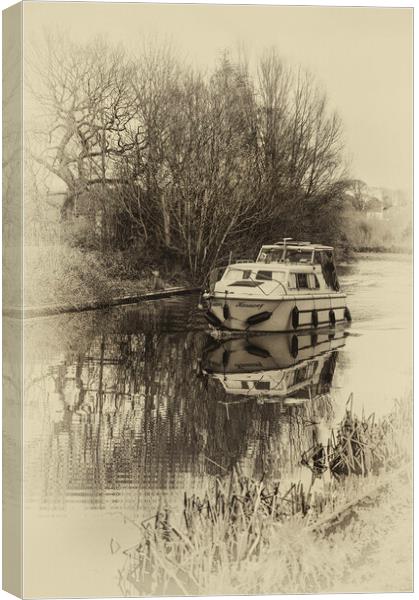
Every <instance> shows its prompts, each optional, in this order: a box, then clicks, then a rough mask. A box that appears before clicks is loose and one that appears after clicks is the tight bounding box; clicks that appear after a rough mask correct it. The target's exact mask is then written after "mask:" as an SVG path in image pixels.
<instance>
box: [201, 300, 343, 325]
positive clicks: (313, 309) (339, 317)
mask: <svg viewBox="0 0 419 600" xmlns="http://www.w3.org/2000/svg"><path fill="white" fill-rule="evenodd" d="M206 300H207V307H208V313H207V314H209V315H210V316H211V315H215V317H216V319H217V320H218V321H219V322H214V324H215V325H216V326H217V327H221V328H223V329H228V330H231V331H283V332H287V331H300V330H305V329H317V328H321V327H330V326H334V325H335V324H338V323H343V322H346V321H347V319H348V312H347V307H346V294H344V293H340V292H336V293H330V294H317V295H315V294H311V295H309V294H307V295H306V294H305V295H300V296H298V295H295V296H294V295H293V296H291V295H287V296H285V297H282V298H277V299H268V298H263V297H262V298H261V297H258V298H238V297H235V298H232V297H230V298H228V297H227V298H225V297H224V296H221V295H217V294H215V295H214V294H212V295H208V296H207V298H206ZM268 315H269V316H268ZM296 315H298V316H296ZM257 316H259V318H261V321H260V322H252V320H253V319H254V318H255V317H256V320H257ZM207 318H208V317H207ZM249 319H250V322H249ZM262 319H263V320H262ZM208 320H210V319H208ZM210 322H211V321H210Z"/></svg>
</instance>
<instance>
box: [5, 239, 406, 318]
mask: <svg viewBox="0 0 419 600" xmlns="http://www.w3.org/2000/svg"><path fill="white" fill-rule="evenodd" d="M390 253H391V252H390V249H387V250H386V251H384V250H377V251H375V252H364V251H362V252H361V251H359V252H357V253H355V254H354V256H353V259H352V261H350V262H354V261H356V260H357V258H366V257H368V255H373V254H375V255H378V256H379V255H382V256H383V257H384V256H388V255H389V254H390ZM393 254H394V252H393ZM395 254H396V255H402V254H403V252H402V251H400V252H396V253H395ZM135 260H136V257H135V256H133V257H130V258H129V259H128V258H127V257H126V256H122V255H120V254H117V253H115V254H114V255H112V256H107V257H106V260H105V259H104V258H103V257H101V255H100V254H98V253H95V252H92V251H81V250H80V249H77V248H72V247H69V246H65V245H54V246H45V247H43V248H41V247H28V248H26V249H25V302H24V304H25V307H26V308H25V310H24V313H25V315H26V316H43V315H52V314H60V313H65V312H81V311H85V310H95V309H103V308H107V307H110V306H118V305H123V304H130V303H135V302H141V301H144V300H153V299H159V298H164V297H168V296H170V295H174V294H176V295H179V294H181V295H182V294H187V293H194V292H198V291H199V286H197V284H196V283H195V282H192V281H191V278H190V277H189V276H188V274H187V273H186V271H182V270H180V269H175V268H173V269H168V268H167V267H166V268H161V269H158V265H153V264H147V266H144V264H143V266H142V267H141V269H140V270H138V268H139V267H138V264H141V261H143V263H144V259H143V258H141V257H140V259H139V261H138V264H136V262H135ZM350 262H349V263H347V262H342V263H341V264H340V265H338V268H339V266H340V267H344V266H345V265H347V264H350ZM6 296H7V294H6V295H5V299H4V312H5V314H9V315H12V316H17V315H21V314H22V309H21V308H19V307H16V306H11V305H10V303H8V302H7V297H6Z"/></svg>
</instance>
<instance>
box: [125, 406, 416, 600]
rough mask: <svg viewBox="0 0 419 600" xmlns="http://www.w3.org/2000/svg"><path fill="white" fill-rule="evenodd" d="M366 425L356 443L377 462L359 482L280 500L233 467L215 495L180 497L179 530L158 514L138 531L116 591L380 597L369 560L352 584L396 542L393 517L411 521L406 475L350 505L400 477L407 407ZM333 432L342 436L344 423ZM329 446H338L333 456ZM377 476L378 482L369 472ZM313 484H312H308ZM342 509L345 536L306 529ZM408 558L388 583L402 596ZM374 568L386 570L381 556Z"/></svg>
mask: <svg viewBox="0 0 419 600" xmlns="http://www.w3.org/2000/svg"><path fill="white" fill-rule="evenodd" d="M368 421H369V423H370V425H371V431H370V437H369V438H368V432H367V430H366V428H365V423H366V422H367V420H365V419H361V420H357V421H356V422H357V427H358V426H359V425H364V427H363V429H362V430H363V433H364V436H365V439H364V442H365V441H367V442H368V439H369V440H370V441H371V444H369V447H370V448H371V449H373V450H374V452H373V454H372V455H371V456H370V457H369V458H370V459H371V460H373V462H374V467H376V466H377V464H378V463H379V464H378V466H379V468H378V469H377V468H370V469H369V471H368V473H367V472H366V471H365V470H364V471H363V474H362V475H361V476H359V475H354V471H353V470H349V472H348V474H347V475H346V476H345V477H343V476H342V474H341V473H339V474H338V475H339V476H338V477H336V476H333V474H332V475H331V476H330V477H329V480H328V482H326V483H324V485H323V488H322V490H321V491H316V492H314V491H313V490H314V487H312V488H310V489H309V490H303V489H302V486H301V485H296V486H292V487H291V488H290V489H289V490H288V491H285V493H284V490H283V491H282V492H281V491H280V488H279V486H278V485H273V486H269V485H267V484H265V483H264V482H256V481H252V480H249V479H248V478H244V477H241V475H240V472H239V471H238V470H237V469H235V471H234V472H233V473H231V474H230V475H229V476H228V477H226V478H223V479H216V481H215V484H214V487H213V489H212V490H208V491H207V493H206V494H205V496H204V497H203V498H202V499H200V498H197V497H195V496H192V497H188V496H187V495H185V502H184V509H183V524H182V525H180V526H175V525H173V523H172V521H171V515H170V514H169V513H168V511H166V510H165V509H164V507H160V508H159V510H158V511H157V514H156V515H155V517H153V520H152V521H148V522H146V523H144V524H143V526H142V534H141V539H140V542H139V544H138V545H137V546H135V547H134V548H131V549H129V550H127V551H126V554H127V562H126V564H125V568H124V571H123V573H121V590H122V592H123V593H124V594H125V595H138V594H139V595H172V594H182V595H191V594H192V595H205V594H260V593H313V592H325V591H337V590H339V591H341V590H342V589H344V588H345V589H346V591H362V590H363V588H364V587H365V589H369V590H370V591H373V590H372V588H374V586H375V587H376V589H375V590H374V591H379V586H380V579H377V577H376V576H375V575H376V572H377V569H378V566H377V565H378V563H377V561H376V563H377V564H376V567H377V568H375V569H374V568H373V566H372V565H374V564H375V563H374V561H373V560H371V561H370V562H369V563H368V564H369V565H370V567H369V568H367V567H365V566H364V573H363V580H362V581H358V579H356V580H355V581H354V580H353V576H354V573H355V569H357V568H359V566H360V565H365V560H366V558H367V557H368V556H371V555H373V554H374V552H375V550H376V548H380V544H382V541H383V540H390V542H391V540H392V539H393V541H394V530H395V529H396V530H397V527H398V526H399V524H400V523H399V513H400V512H403V513H404V514H407V515H408V516H409V514H410V513H409V510H410V509H409V501H410V500H409V499H410V474H409V472H408V471H406V469H402V471H403V472H404V473H405V475H404V479H402V480H400V478H399V479H397V480H396V479H395V478H394V477H393V479H392V480H391V481H390V482H389V483H388V485H387V487H386V489H385V492H382V493H381V494H380V495H379V499H380V503H379V505H378V506H375V504H374V502H373V501H371V502H370V503H365V501H363V502H357V500H358V499H362V498H363V499H365V496H366V494H367V495H368V494H369V493H370V492H371V490H374V488H376V487H377V485H378V484H379V483H380V482H382V477H383V473H384V472H385V471H388V472H391V471H393V472H394V469H396V468H397V472H400V468H399V467H400V466H401V465H403V466H405V465H406V463H409V460H410V456H411V444H410V439H411V424H412V419H411V402H410V401H408V400H406V401H405V402H399V403H397V404H396V405H395V408H394V411H393V412H392V413H391V414H390V415H388V416H387V417H386V418H385V419H382V420H381V421H379V422H374V421H373V420H372V419H371V418H369V419H368ZM341 430H342V431H344V430H346V432H348V415H347V417H346V420H344V421H343V422H342V424H341ZM340 442H341V440H340ZM340 442H339V443H340ZM337 447H338V446H337V444H336V445H335V450H336V448H337ZM372 456H373V457H374V456H375V458H372ZM377 461H378V462H377ZM370 466H371V467H372V465H370ZM331 470H332V469H331V467H330V466H329V471H331ZM377 472H379V474H380V475H379V476H378V475H377V474H373V473H377ZM335 475H336V474H335ZM387 476H388V474H387ZM321 479H324V474H323V475H322V476H321ZM316 480H319V477H318V476H315V477H313V481H316ZM348 503H349V504H351V503H352V505H353V506H354V507H355V517H356V518H355V519H352V520H351V521H350V525H349V526H348V527H347V528H346V529H343V530H341V529H340V528H339V527H337V528H335V531H336V533H334V534H333V536H330V535H328V536H325V535H324V534H322V535H320V534H318V533H317V534H316V533H315V531H313V529H314V528H313V524H315V523H317V522H318V521H319V518H320V517H321V518H323V519H324V518H325V517H328V515H329V516H330V515H333V514H334V513H336V510H337V508H338V507H340V506H343V505H345V504H348ZM371 504H372V506H371ZM397 507H399V508H397ZM352 516H353V515H352ZM407 520H409V519H408V518H407ZM396 537H397V536H396ZM389 547H391V543H390V544H389ZM387 550H388V549H387ZM382 551H383V552H384V557H385V556H387V557H388V556H391V552H389V551H385V549H384V550H382ZM409 557H410V555H409V553H407V555H406V557H405V560H404V571H403V573H404V576H403V580H402V582H400V581H399V582H398V583H397V582H395V586H396V588H397V586H398V587H400V586H402V587H403V586H404V587H405V588H406V589H407V588H408V587H409V585H410V575H409V573H410V570H409V565H410V562H409V560H410V558H409ZM378 562H379V563H380V564H381V563H383V564H384V563H385V561H384V560H383V556H381V560H380V561H378ZM351 578H352V579H351ZM399 579H400V578H399ZM374 582H375V583H374ZM348 586H349V587H348ZM371 586H372V588H371ZM377 586H378V587H377ZM389 586H390V587H391V581H390V583H389V584H388V585H387V588H388V587H389ZM396 588H395V589H396ZM387 591H389V589H387Z"/></svg>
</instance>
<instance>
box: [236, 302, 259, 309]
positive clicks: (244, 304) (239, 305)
mask: <svg viewBox="0 0 419 600" xmlns="http://www.w3.org/2000/svg"><path fill="white" fill-rule="evenodd" d="M262 306H263V304H253V303H250V302H238V303H237V304H236V308H262Z"/></svg>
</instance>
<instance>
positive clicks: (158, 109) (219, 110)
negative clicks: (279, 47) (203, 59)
mask: <svg viewBox="0 0 419 600" xmlns="http://www.w3.org/2000/svg"><path fill="white" fill-rule="evenodd" d="M25 69H26V71H27V73H28V78H29V79H32V80H34V81H37V88H36V90H34V89H28V90H27V93H28V97H30V102H31V106H32V112H31V117H32V119H33V123H32V125H31V124H30V123H28V128H27V132H28V135H27V139H26V141H25V143H26V146H27V147H26V150H25V157H26V162H25V240H26V243H27V244H28V245H29V246H30V247H29V249H28V250H27V251H26V254H27V264H25V277H27V279H28V281H27V289H26V291H25V305H28V306H34V305H36V306H37V305H41V304H47V305H48V304H72V305H78V304H80V303H83V302H92V301H94V300H106V298H113V297H115V296H120V295H122V296H124V295H128V294H130V293H136V294H138V293H140V292H146V291H153V290H154V289H156V287H157V288H160V289H161V288H164V287H172V286H186V285H192V286H194V287H196V286H199V285H201V284H202V282H203V281H204V280H205V278H206V277H207V275H208V273H209V272H210V270H211V269H212V268H214V267H215V266H219V265H220V264H226V262H227V261H228V257H229V256H230V253H231V252H232V253H233V255H234V258H236V259H241V258H245V257H248V256H255V254H256V252H257V251H258V250H259V248H260V246H261V245H262V244H263V243H275V242H278V241H279V240H281V239H282V238H283V237H285V236H286V237H292V238H294V239H297V240H311V241H313V242H318V243H324V244H330V245H332V246H334V247H335V249H336V253H337V258H338V262H340V261H341V260H349V259H350V258H351V257H352V256H353V254H354V252H356V251H357V249H360V248H362V249H365V248H377V249H378V248H379V249H385V248H387V247H392V248H396V247H397V246H398V245H399V244H403V243H407V244H408V241H409V240H410V239H411V226H410V209H409V201H408V199H407V197H406V196H405V194H404V193H403V192H400V191H397V190H381V191H379V195H380V194H381V195H382V196H383V199H382V200H380V201H379V200H377V199H375V198H372V197H371V194H372V193H373V192H372V190H370V189H369V188H368V186H367V185H366V184H365V183H363V182H362V181H359V180H355V179H353V178H351V176H350V174H349V169H348V164H347V159H346V155H345V150H344V130H343V126H342V123H341V120H340V118H339V115H338V114H337V113H336V112H335V111H334V110H333V107H331V106H330V102H329V100H328V97H327V93H326V91H325V90H324V89H323V88H322V86H321V85H320V83H319V82H318V81H317V79H316V77H315V76H314V75H313V74H312V73H310V72H309V71H307V70H304V69H303V68H301V67H295V66H293V65H290V64H287V62H286V61H284V59H283V57H282V56H281V55H280V54H279V53H278V52H277V51H276V50H275V49H272V48H271V49H267V50H266V51H264V52H263V53H261V55H260V56H257V57H250V56H247V55H246V53H244V54H242V53H240V52H239V53H238V54H237V53H234V52H233V51H230V50H226V51H224V52H222V53H221V54H220V55H219V57H218V58H217V60H216V61H215V62H214V64H213V65H209V66H208V68H207V69H201V70H200V69H197V68H193V67H192V66H191V65H189V64H187V62H186V61H185V60H184V59H182V58H181V57H179V56H177V54H176V52H175V50H174V48H173V47H171V46H170V44H164V43H163V44H160V45H159V44H158V43H154V44H148V45H147V44H144V45H142V46H139V47H138V48H135V49H134V48H132V49H131V50H130V51H129V52H128V50H127V49H124V47H123V46H118V47H114V46H112V45H111V44H110V43H108V42H105V41H104V40H103V39H102V40H100V39H99V40H93V41H90V42H89V43H86V44H79V43H74V42H72V41H71V40H69V39H67V38H66V37H65V36H64V37H60V38H59V39H57V38H54V36H53V35H46V36H45V38H44V40H43V42H42V43H40V44H39V45H38V46H37V48H36V49H33V55H30V56H29V57H28V61H27V64H26V65H25ZM14 168H15V165H14V161H10V163H8V164H7V165H6V168H5V173H4V181H5V185H4V188H5V190H4V191H5V197H7V195H8V193H9V192H10V191H11V187H12V186H11V183H10V182H11V181H12V177H13V169H14ZM9 188H10V189H9ZM399 192H400V193H399ZM374 193H375V192H374ZM377 203H378V204H377ZM377 211H378V212H377ZM9 225H11V224H6V226H5V228H4V233H3V236H4V241H5V244H6V245H7V243H8V242H9V243H10V244H11V245H13V243H14V240H13V239H10V240H9V238H10V237H11V235H12V227H11V226H9ZM153 273H154V274H153ZM156 273H158V274H157V275H156Z"/></svg>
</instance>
